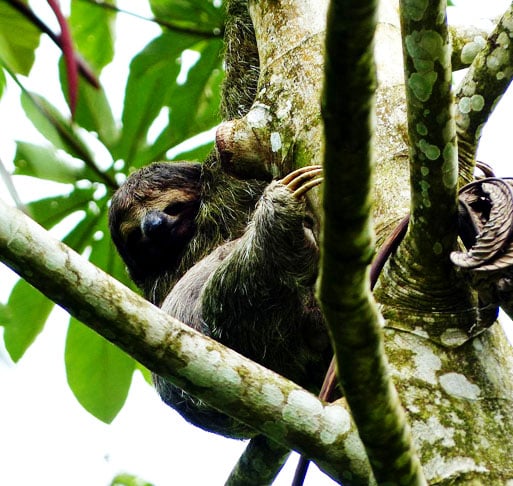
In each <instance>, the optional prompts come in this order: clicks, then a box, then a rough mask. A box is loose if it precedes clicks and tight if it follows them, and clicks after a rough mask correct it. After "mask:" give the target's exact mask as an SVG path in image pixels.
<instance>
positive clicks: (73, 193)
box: [0, 0, 225, 422]
mask: <svg viewBox="0 0 513 486" xmlns="http://www.w3.org/2000/svg"><path fill="white" fill-rule="evenodd" d="M20 3H22V4H23V5H22V7H23V6H25V7H28V4H27V3H26V2H18V1H15V0H12V1H6V2H1V3H0V67H1V69H0V96H1V95H2V94H3V93H4V88H5V87H6V84H7V83H8V82H9V81H8V79H11V80H12V81H13V82H14V83H15V84H16V85H17V86H18V87H19V90H20V93H21V106H22V109H23V111H24V114H25V116H26V118H28V119H29V120H30V122H31V123H32V124H33V126H34V127H35V128H36V129H37V131H38V132H39V133H40V134H41V135H42V137H43V138H44V139H45V140H46V142H45V143H42V144H36V143H32V142H27V141H21V140H20V141H17V142H16V152H15V155H14V159H13V164H14V176H13V180H14V182H16V181H17V180H18V179H17V176H21V175H23V176H28V177H30V178H32V179H34V183H37V182H36V181H37V180H38V179H44V180H48V181H53V182H58V183H64V184H65V185H64V186H62V187H64V188H65V191H66V192H65V193H61V194H57V195H52V196H49V197H45V198H44V199H40V200H36V201H32V202H30V203H29V204H27V205H26V207H25V209H26V211H27V212H28V213H29V215H30V216H31V217H32V218H34V219H35V220H36V221H37V222H38V223H39V224H41V225H42V226H43V227H44V228H46V229H51V228H53V227H55V226H56V225H58V224H61V223H62V224H64V225H65V226H66V227H67V228H68V229H67V234H66V235H65V237H64V238H63V242H64V243H66V244H67V245H69V246H70V247H71V248H73V249H74V250H75V251H77V252H79V253H81V254H85V255H87V256H88V258H89V260H90V261H91V262H92V263H94V264H95V265H97V266H98V267H100V268H102V269H103V270H105V271H107V272H108V273H109V274H111V275H112V276H114V277H115V278H117V279H118V280H120V281H121V282H124V283H125V284H127V285H131V284H130V282H129V281H128V279H127V276H126V271H125V268H124V265H123V264H122V262H121V260H120V258H119V256H118V255H117V253H116V252H115V250H114V248H113V245H112V244H111V242H110V239H109V237H108V225H107V212H108V202H109V200H110V197H111V195H112V193H113V192H114V191H115V189H116V188H117V187H118V184H119V183H120V182H122V181H123V180H124V179H125V178H126V176H127V175H128V174H129V173H130V172H131V171H133V170H135V169H137V168H139V167H141V166H143V165H146V164H148V163H150V162H152V161H155V160H162V159H166V153H167V152H168V151H169V150H170V149H172V148H174V147H176V146H177V145H179V144H181V143H182V142H185V141H187V140H188V139H190V138H191V137H193V136H195V135H197V134H200V133H202V132H205V131H207V130H209V129H212V128H213V127H214V126H215V125H216V124H218V123H219V103H220V94H219V93H220V91H221V90H220V85H221V82H222V79H223V76H224V71H223V66H222V59H221V54H222V53H221V49H222V39H221V34H222V32H223V27H224V17H225V14H224V9H223V8H222V5H221V4H220V3H219V2H212V1H203V0H173V1H169V0H166V1H162V0H149V1H147V2H144V3H145V5H144V7H145V8H146V9H147V10H148V11H151V12H152V15H153V17H142V16H141V15H139V14H138V15H137V16H136V19H135V20H134V21H135V22H136V23H137V24H139V25H140V26H141V27H143V26H145V24H147V23H148V22H153V23H154V24H155V25H156V26H158V27H157V29H156V30H157V33H156V35H155V37H154V38H152V39H151V40H150V41H149V42H148V43H147V45H145V46H144V47H143V48H142V49H141V50H140V51H139V52H135V53H134V54H133V57H132V59H131V62H130V67H129V70H128V75H127V76H126V78H123V77H122V76H121V75H117V76H116V84H115V86H109V85H105V86H102V85H101V84H102V83H101V81H102V80H103V78H104V76H102V74H103V73H104V71H105V70H106V68H109V69H112V68H113V67H114V68H115V66H116V64H115V62H116V55H117V54H118V53H119V52H121V51H122V50H123V49H125V46H126V45H127V44H128V42H127V41H128V38H127V36H130V35H131V34H132V33H131V32H127V31H126V29H124V30H117V29H116V26H117V23H118V21H121V20H122V17H126V16H129V15H130V14H131V12H126V11H121V10H119V9H117V7H116V5H115V3H107V2H103V3H102V2H90V1H87V0H72V1H71V2H70V13H69V16H68V19H67V21H68V24H69V27H70V29H71V33H72V38H73V43H74V50H75V53H77V54H78V56H80V58H81V59H83V61H84V62H85V63H86V64H87V65H88V66H89V67H90V69H91V70H92V71H93V72H94V74H95V75H96V76H97V77H98V78H99V79H100V85H101V86H100V88H99V89H98V88H95V87H94V86H92V85H91V84H90V83H88V81H87V79H85V78H84V77H81V78H80V80H79V85H78V102H77V106H76V111H75V113H74V117H73V119H71V117H70V115H69V113H63V112H62V111H60V110H59V109H58V108H57V107H56V106H55V104H54V103H52V101H51V100H50V97H49V91H50V89H49V88H50V87H48V86H44V85H43V86H41V89H40V92H37V93H36V92H34V91H31V90H29V89H27V88H26V86H25V84H26V82H25V79H24V77H25V76H28V77H29V79H30V78H31V77H36V76H38V75H39V76H41V73H37V72H34V70H33V69H32V68H33V66H34V61H35V59H36V57H38V56H44V53H43V52H41V51H37V48H38V46H39V42H40V37H41V35H46V34H49V33H50V32H49V31H50V29H49V28H47V27H46V26H45V24H44V22H43V21H41V20H40V19H41V18H42V17H41V14H42V12H39V11H38V10H33V11H32V14H33V15H32V17H31V18H29V17H27V16H26V15H23V14H22V13H21V12H20V9H19V8H16V7H19V4H20ZM138 3H139V2H138ZM37 8H41V9H42V8H43V5H38V6H37ZM134 8H136V7H134ZM34 19H39V21H38V22H36V21H35V20H34ZM42 26H43V27H42ZM42 32H43V33H42ZM56 34H58V33H56ZM53 37H55V38H58V35H55V36H53ZM54 48H55V49H58V46H57V45H56V46H55V47H54ZM47 69H48V70H49V71H50V70H58V71H59V80H60V91H61V93H62V96H63V97H67V96H68V79H67V76H66V71H65V68H64V62H63V60H62V58H61V60H60V62H59V65H58V66H57V65H49V66H47ZM120 89H122V90H124V101H123V106H122V111H121V114H120V116H116V114H115V109H114V108H113V106H112V101H111V100H112V98H113V95H114V94H115V93H114V91H115V90H116V91H119V90H120ZM21 136H22V134H21V133H20V138H21ZM204 138H205V137H204ZM211 146H212V140H211V137H210V138H207V139H206V141H204V142H203V145H200V146H199V147H193V148H192V149H189V152H188V153H187V154H183V153H182V154H180V155H182V156H184V155H185V156H186V158H188V159H202V158H203V157H204V156H205V155H206V154H207V153H208V152H209V150H210V149H211ZM175 152H176V151H175ZM15 185H16V184H14V186H15ZM52 307H53V303H52V302H50V301H49V300H47V299H46V298H45V297H43V296H42V295H41V294H40V293H39V292H38V291H37V290H35V289H34V288H33V287H31V286H30V285H29V284H27V283H26V282H25V281H23V280H19V281H18V282H17V283H16V285H15V286H14V288H13V289H12V292H11V295H10V297H9V300H8V302H7V304H6V305H5V306H2V307H0V325H1V326H3V328H4V340H5V346H6V348H7V351H8V352H9V354H10V357H11V358H12V359H13V360H14V361H18V360H19V359H20V358H21V357H22V356H23V354H24V353H25V351H26V350H27V349H28V348H29V346H30V345H31V344H32V343H33V342H34V340H35V339H36V337H37V335H38V334H39V333H40V332H41V331H42V330H43V328H44V325H45V322H46V320H47V318H48V316H49V314H50V312H51V310H52ZM65 362H66V370H67V376H68V382H69V385H70V387H71V388H72V390H73V392H74V393H75V395H76V397H77V398H78V400H79V401H80V403H81V404H82V405H83V406H84V407H85V408H86V409H87V410H88V411H90V412H91V413H93V414H94V415H95V416H96V417H98V418H100V419H101V420H103V421H105V422H110V421H112V420H113V418H114V417H115V416H116V414H117V413H118V411H119V410H120V409H121V407H122V406H123V404H124V401H125V399H126V396H127V393H128V389H129V387H130V383H131V377H132V374H133V372H134V370H135V369H136V368H141V369H142V367H140V366H139V365H137V364H136V363H135V361H133V360H132V359H131V358H129V357H128V356H127V355H125V354H124V353H123V352H121V351H120V350H118V349H117V348H116V347H114V346H113V345H111V344H109V343H107V342H106V341H105V340H104V339H103V338H101V337H99V336H98V335H96V334H95V333H93V332H91V331H90V330H88V329H87V328H85V327H82V326H81V325H80V324H78V323H77V321H75V320H73V319H72V320H71V322H70V327H69V331H68V337H67V341H66V351H65ZM104 363H107V364H108V365H103V364H104ZM142 371H143V372H144V373H145V374H146V376H147V377H148V373H147V371H146V370H143V369H142Z"/></svg>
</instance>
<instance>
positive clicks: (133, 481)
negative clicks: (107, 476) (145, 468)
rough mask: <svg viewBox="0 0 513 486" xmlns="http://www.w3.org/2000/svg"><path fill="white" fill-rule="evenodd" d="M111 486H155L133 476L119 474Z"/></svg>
mask: <svg viewBox="0 0 513 486" xmlns="http://www.w3.org/2000/svg"><path fill="white" fill-rule="evenodd" d="M110 486H154V485H153V484H152V483H148V481H146V480H144V479H141V478H138V477H137V476H132V475H131V474H118V475H117V476H116V477H115V478H114V479H113V480H112V482H111V483H110Z"/></svg>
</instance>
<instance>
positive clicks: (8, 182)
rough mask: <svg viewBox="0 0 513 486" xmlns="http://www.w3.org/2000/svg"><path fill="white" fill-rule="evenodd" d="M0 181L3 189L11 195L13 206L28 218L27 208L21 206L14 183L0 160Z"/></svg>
mask: <svg viewBox="0 0 513 486" xmlns="http://www.w3.org/2000/svg"><path fill="white" fill-rule="evenodd" d="M0 179H2V180H3V181H4V184H5V187H7V190H8V191H9V194H10V195H11V197H12V200H13V201H14V204H16V207H17V208H18V209H19V210H20V211H22V212H24V213H25V214H26V215H27V216H30V214H29V211H28V208H27V206H25V204H23V202H22V200H21V198H20V195H19V194H18V191H17V190H16V186H15V185H14V182H13V180H12V175H11V174H10V173H9V171H8V170H7V168H6V167H5V164H4V163H3V161H2V159H0Z"/></svg>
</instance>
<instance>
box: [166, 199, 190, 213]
mask: <svg viewBox="0 0 513 486" xmlns="http://www.w3.org/2000/svg"><path fill="white" fill-rule="evenodd" d="M186 206H187V204H186V203H184V202H181V201H178V202H172V203H171V204H168V205H167V206H166V209H164V212H165V213H166V214H167V215H169V216H178V215H179V214H180V213H181V212H182V211H183V210H184V209H185V208H186Z"/></svg>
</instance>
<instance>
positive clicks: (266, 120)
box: [216, 103, 282, 180]
mask: <svg viewBox="0 0 513 486" xmlns="http://www.w3.org/2000/svg"><path fill="white" fill-rule="evenodd" d="M271 122H272V116H271V114H270V111H269V107H268V106H266V105H263V104H261V103H255V104H254V105H253V107H252V108H251V110H250V111H249V112H248V113H247V115H246V116H244V117H243V118H239V119H236V120H230V121H226V122H224V123H222V124H221V125H220V126H219V128H218V129H217V133H216V147H217V150H218V152H219V158H220V161H221V165H222V167H223V170H224V171H225V172H227V173H229V174H231V175H234V176H236V177H238V178H242V179H263V180H270V179H271V178H272V177H273V176H277V175H279V174H280V173H281V170H280V169H279V167H281V165H282V164H281V162H280V160H281V153H282V140H281V136H280V134H279V132H276V131H273V130H272V129H271Z"/></svg>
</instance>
